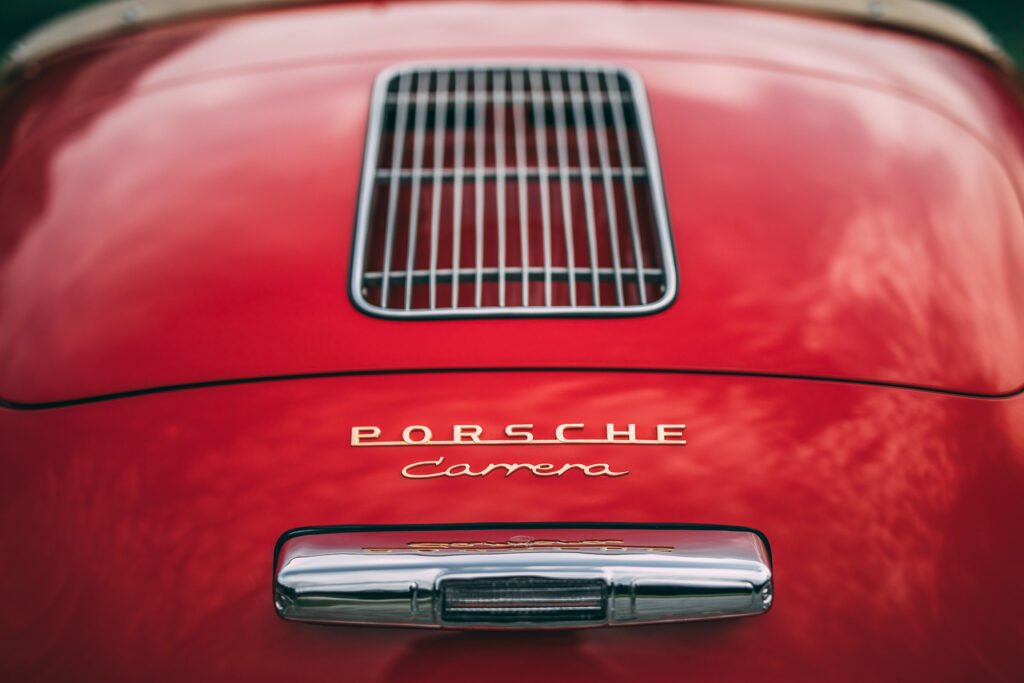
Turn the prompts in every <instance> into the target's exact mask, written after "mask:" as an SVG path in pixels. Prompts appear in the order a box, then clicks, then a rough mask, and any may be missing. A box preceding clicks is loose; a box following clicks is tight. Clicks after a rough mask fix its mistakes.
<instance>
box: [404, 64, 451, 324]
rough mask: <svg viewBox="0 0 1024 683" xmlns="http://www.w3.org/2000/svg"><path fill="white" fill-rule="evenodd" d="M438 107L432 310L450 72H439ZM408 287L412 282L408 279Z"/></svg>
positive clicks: (432, 213)
mask: <svg viewBox="0 0 1024 683" xmlns="http://www.w3.org/2000/svg"><path fill="white" fill-rule="evenodd" d="M437 91H438V92H437V109H436V110H435V111H434V178H433V180H432V181H431V182H432V184H433V194H432V197H431V200H430V310H432V311H433V310H436V309H437V249H438V234H437V232H438V227H439V226H440V223H441V182H440V178H441V169H442V168H443V167H444V133H445V125H446V123H447V117H448V106H447V103H448V73H446V72H441V73H440V74H438V83H437ZM406 282H407V283H408V284H407V287H408V286H409V284H411V282H410V281H409V280H406Z"/></svg>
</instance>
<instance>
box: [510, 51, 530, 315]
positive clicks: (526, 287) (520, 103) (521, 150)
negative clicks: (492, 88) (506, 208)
mask: <svg viewBox="0 0 1024 683" xmlns="http://www.w3.org/2000/svg"><path fill="white" fill-rule="evenodd" d="M523 92H524V90H523V74H522V73H521V72H519V71H514V72H512V97H513V100H514V105H513V106H514V112H515V114H514V116H515V126H516V170H517V172H518V174H519V249H520V252H521V253H520V258H521V259H522V261H521V263H522V269H523V271H522V282H523V306H529V305H530V276H529V274H528V271H529V269H530V236H529V230H528V226H529V222H530V214H529V207H528V203H527V197H526V104H525V102H524V98H523V96H522V95H523Z"/></svg>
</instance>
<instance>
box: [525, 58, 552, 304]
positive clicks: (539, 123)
mask: <svg viewBox="0 0 1024 683" xmlns="http://www.w3.org/2000/svg"><path fill="white" fill-rule="evenodd" d="M543 89H544V77H543V76H542V75H541V74H540V73H539V72H537V71H536V70H533V71H530V94H531V96H532V97H533V133H534V139H535V140H536V143H537V168H538V170H539V171H540V180H539V184H540V211H541V221H542V225H543V229H544V232H543V236H544V237H543V239H544V270H545V271H547V272H550V271H551V198H550V197H549V195H548V192H549V190H550V188H549V186H548V136H547V127H546V125H545V113H544V103H543V102H542V101H541V100H539V99H538V98H537V94H538V90H541V91H542V90H543ZM544 305H545V306H550V305H551V276H550V275H547V276H545V277H544Z"/></svg>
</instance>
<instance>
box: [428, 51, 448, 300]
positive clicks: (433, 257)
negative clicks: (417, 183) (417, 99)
mask: <svg viewBox="0 0 1024 683" xmlns="http://www.w3.org/2000/svg"><path fill="white" fill-rule="evenodd" d="M437 91H438V93H437V100H436V106H435V107H434V180H433V190H434V196H433V198H432V201H431V202H430V310H434V309H435V308H437V239H438V236H437V227H438V223H439V222H440V218H441V180H440V175H441V174H440V170H441V168H442V167H443V166H444V132H445V129H446V126H447V122H448V121H447V119H448V106H447V104H448V72H447V71H442V72H440V73H438V75H437Z"/></svg>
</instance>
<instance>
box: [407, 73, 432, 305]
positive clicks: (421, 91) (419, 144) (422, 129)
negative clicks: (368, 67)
mask: <svg viewBox="0 0 1024 683" xmlns="http://www.w3.org/2000/svg"><path fill="white" fill-rule="evenodd" d="M429 80H430V78H429V76H426V75H425V74H420V75H419V76H418V77H417V79H416V81H417V82H416V132H415V133H414V134H413V158H412V167H413V168H422V167H423V141H424V138H425V137H426V132H427V98H426V95H427V92H428V90H427V88H428V87H429V85H428V83H429ZM421 184H422V178H421V177H420V176H418V175H417V176H416V177H415V178H413V181H412V200H411V201H412V207H411V208H410V209H409V234H408V236H407V240H406V245H407V246H406V254H405V271H406V276H405V310H407V311H408V310H410V309H411V308H412V270H413V263H414V259H415V257H416V234H417V233H418V232H419V229H418V228H419V225H418V224H419V210H420V186H421Z"/></svg>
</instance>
